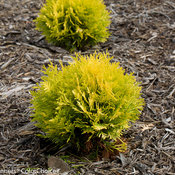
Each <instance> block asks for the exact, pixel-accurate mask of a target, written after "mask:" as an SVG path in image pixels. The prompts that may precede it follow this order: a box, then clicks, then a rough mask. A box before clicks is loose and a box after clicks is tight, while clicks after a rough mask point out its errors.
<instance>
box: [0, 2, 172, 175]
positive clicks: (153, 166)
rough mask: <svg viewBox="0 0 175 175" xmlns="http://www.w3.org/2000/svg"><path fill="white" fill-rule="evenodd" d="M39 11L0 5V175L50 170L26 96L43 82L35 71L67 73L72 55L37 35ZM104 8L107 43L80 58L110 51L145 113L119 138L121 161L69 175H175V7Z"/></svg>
mask: <svg viewBox="0 0 175 175" xmlns="http://www.w3.org/2000/svg"><path fill="white" fill-rule="evenodd" d="M42 4H43V1H42V0H35V1H34V0H23V1H21V0H8V1H7V0H1V1H0V174H22V172H21V171H20V170H21V169H24V170H25V169H26V168H43V169H44V168H47V158H48V157H47V156H48V155H46V150H47V149H48V147H47V146H46V145H44V144H43V141H42V140H41V139H40V138H39V137H37V136H36V134H37V133H40V132H41V131H40V130H39V129H37V128H36V127H34V126H33V125H32V123H30V113H31V111H30V108H29V107H30V106H31V104H30V99H31V95H30V93H29V90H31V89H32V86H34V85H35V84H36V83H38V82H40V80H41V79H40V78H41V75H42V73H41V72H40V71H41V69H42V66H43V65H47V64H48V63H49V59H51V60H52V61H53V63H54V64H57V63H58V62H59V60H63V63H64V64H65V65H66V64H68V61H69V60H70V59H71V57H70V56H71V54H70V53H69V52H67V51H66V50H64V49H62V48H59V47H55V46H53V45H50V44H48V43H47V42H46V41H45V39H44V37H43V36H42V35H41V33H39V32H38V31H36V30H35V24H34V23H33V20H34V19H35V18H36V17H37V14H38V12H39V9H40V8H41V6H42ZM105 4H106V5H107V8H108V10H110V11H111V14H110V15H111V19H112V23H111V25H110V28H109V29H110V32H111V36H110V37H109V39H108V41H107V42H105V43H103V44H99V45H98V46H95V47H93V48H91V49H89V50H87V51H85V52H82V54H89V53H93V52H94V51H95V50H99V51H106V50H108V51H109V53H110V54H111V56H113V57H114V59H113V61H119V62H120V64H121V66H123V67H124V68H125V69H126V72H128V73H129V72H134V73H135V76H136V78H137V80H138V81H141V82H142V84H141V85H142V86H143V92H142V93H143V97H144V99H145V102H146V105H145V108H144V111H143V113H142V115H141V117H140V119H139V120H138V121H137V122H136V123H135V124H134V125H133V126H132V127H131V128H130V129H129V130H128V131H126V132H125V134H124V137H126V138H127V139H128V140H129V141H128V151H127V152H126V153H120V154H119V155H118V156H116V158H115V159H114V160H112V161H109V160H101V161H96V162H92V161H90V160H87V161H83V162H81V161H76V159H75V160H74V161H75V162H74V163H70V166H72V170H71V172H70V173H69V174H76V173H77V174H78V172H79V174H82V175H96V174H97V175H131V174H133V175H139V174H140V175H175V1H174V0H106V1H105ZM43 145H44V146H43ZM75 167H77V168H75ZM2 170H15V171H14V172H13V173H12V172H6V173H2V172H3V171H2ZM4 172H5V171H4Z"/></svg>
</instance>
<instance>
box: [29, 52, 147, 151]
mask: <svg viewBox="0 0 175 175" xmlns="http://www.w3.org/2000/svg"><path fill="white" fill-rule="evenodd" d="M73 59H74V62H73V63H71V64H70V65H69V66H66V67H63V66H62V71H58V68H57V66H53V64H52V63H51V64H50V65H49V67H48V68H45V67H44V71H43V73H44V74H45V75H46V76H43V77H42V80H43V81H42V82H41V83H40V84H38V85H37V86H36V87H35V88H36V90H35V91H31V93H32V96H33V99H32V104H33V116H32V117H33V120H34V121H37V126H38V127H39V128H41V129H42V130H43V131H44V132H45V133H46V135H45V136H44V137H45V138H49V139H51V140H52V141H53V142H55V143H58V144H65V143H66V142H70V143H76V145H77V146H78V147H81V145H83V144H85V143H87V142H89V141H92V142H93V141H95V140H100V141H101V142H102V143H104V144H105V145H107V146H108V147H109V148H112V147H114V148H115V149H118V150H123V149H125V146H126V145H125V144H124V142H122V140H121V135H122V131H123V130H125V129H127V128H128V127H129V126H130V122H134V121H135V120H136V119H138V117H139V115H140V113H141V111H142V108H143V104H144V100H143V98H141V93H140V91H141V87H140V86H139V83H138V82H136V79H135V77H134V76H133V75H132V74H127V73H125V71H124V70H123V69H122V68H121V67H120V66H119V63H110V60H111V59H112V58H111V57H110V56H109V54H108V53H106V54H105V53H99V54H97V53H94V54H92V55H90V56H81V55H78V54H77V55H76V57H74V58H73ZM119 140H120V141H121V143H122V144H121V145H120V144H119V145H115V143H116V142H118V141H119ZM112 149H113V148H112Z"/></svg>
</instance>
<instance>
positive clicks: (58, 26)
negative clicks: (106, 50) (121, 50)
mask: <svg viewBox="0 0 175 175" xmlns="http://www.w3.org/2000/svg"><path fill="white" fill-rule="evenodd" d="M35 22H36V27H37V29H38V30H39V31H41V32H42V33H43V35H45V37H46V39H47V40H48V42H51V43H53V44H55V45H58V46H62V47H65V48H67V49H68V50H74V49H75V48H77V49H83V48H84V47H85V46H93V45H95V44H97V43H98V42H105V41H106V38H107V37H108V36H109V32H108V29H107V27H108V26H109V25H110V16H109V12H108V11H107V10H106V6H105V5H104V3H103V0H46V3H45V4H44V6H43V7H42V8H41V10H40V14H39V16H38V18H37V19H36V20H35Z"/></svg>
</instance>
